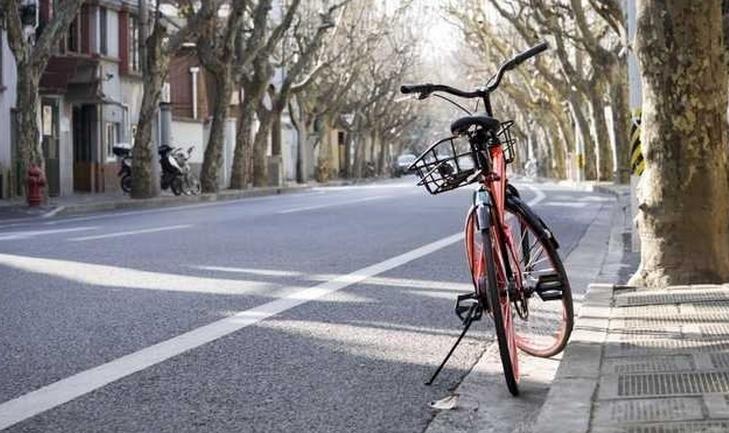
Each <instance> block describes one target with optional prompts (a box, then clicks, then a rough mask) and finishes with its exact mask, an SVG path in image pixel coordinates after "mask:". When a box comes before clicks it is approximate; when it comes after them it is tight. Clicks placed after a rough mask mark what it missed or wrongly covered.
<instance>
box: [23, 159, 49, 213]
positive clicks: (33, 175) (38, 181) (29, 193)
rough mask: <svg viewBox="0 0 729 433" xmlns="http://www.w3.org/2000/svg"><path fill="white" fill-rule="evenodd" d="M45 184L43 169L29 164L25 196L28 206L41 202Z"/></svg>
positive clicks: (37, 204)
mask: <svg viewBox="0 0 729 433" xmlns="http://www.w3.org/2000/svg"><path fill="white" fill-rule="evenodd" d="M45 186H46V179H45V177H44V176H43V170H41V168H40V167H38V166H37V165H31V166H30V168H29V169H28V179H27V188H26V197H27V200H28V206H40V205H41V203H43V187H45Z"/></svg>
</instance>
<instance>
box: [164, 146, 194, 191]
mask: <svg viewBox="0 0 729 433" xmlns="http://www.w3.org/2000/svg"><path fill="white" fill-rule="evenodd" d="M194 149H195V147H189V148H188V149H187V152H185V151H183V150H182V148H180V147H171V146H167V145H164V146H160V148H159V150H158V152H157V153H158V154H159V162H160V165H161V167H162V179H161V187H162V189H163V190H165V189H167V188H169V189H170V190H171V191H172V193H173V194H175V195H180V194H185V195H191V194H192V195H197V194H200V189H201V188H200V181H199V180H198V178H197V176H195V174H194V173H192V168H191V167H190V164H189V163H188V160H189V159H190V156H191V155H192V151H193V150H194Z"/></svg>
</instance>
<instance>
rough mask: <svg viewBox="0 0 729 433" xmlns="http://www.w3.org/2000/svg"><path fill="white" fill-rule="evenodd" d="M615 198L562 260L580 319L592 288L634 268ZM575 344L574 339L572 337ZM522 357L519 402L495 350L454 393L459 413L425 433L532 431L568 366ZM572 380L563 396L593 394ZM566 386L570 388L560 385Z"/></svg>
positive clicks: (444, 414) (443, 415)
mask: <svg viewBox="0 0 729 433" xmlns="http://www.w3.org/2000/svg"><path fill="white" fill-rule="evenodd" d="M614 195H615V197H616V200H615V201H614V202H612V205H608V206H605V208H604V209H605V210H606V211H602V212H598V213H597V215H596V217H595V219H594V220H593V221H592V223H591V224H590V226H589V227H588V228H587V230H586V231H585V233H584V235H583V236H582V238H581V239H580V241H579V242H578V244H577V246H576V247H575V248H574V249H573V250H572V251H570V252H569V253H568V255H567V257H566V258H564V263H565V267H566V268H567V270H568V273H569V275H570V282H571V286H572V290H573V293H574V294H575V296H574V297H575V304H576V305H575V308H576V313H577V314H586V313H589V311H585V312H582V313H581V312H580V309H579V305H580V304H581V303H582V299H583V293H584V292H585V289H586V288H587V287H588V285H589V284H590V283H593V282H595V281H609V282H614V281H617V280H618V279H619V278H621V276H622V274H624V273H625V272H626V270H627V269H629V268H632V266H633V263H632V261H633V259H632V257H629V256H626V254H625V253H626V252H625V248H624V239H625V238H626V237H625V235H624V232H625V230H626V226H627V225H628V224H629V222H627V220H628V219H629V218H626V215H625V212H626V211H627V209H626V202H625V201H626V197H625V196H624V195H621V194H614ZM609 287H612V286H611V285H610V286H609ZM592 296H595V295H592ZM580 332H581V331H580V330H579V329H576V331H575V334H577V338H580ZM572 339H573V340H574V339H575V335H574V334H573V337H572ZM520 357H521V360H522V362H521V363H520V366H521V368H522V380H521V384H520V389H521V395H520V396H519V397H518V398H513V397H511V395H510V394H509V393H508V391H507V390H506V386H505V385H504V383H503V374H502V370H501V368H502V367H501V364H500V361H499V355H498V350H497V349H496V348H495V347H494V346H491V347H489V349H487V350H486V351H485V352H484V354H483V355H482V357H481V358H480V360H479V361H478V362H477V363H476V364H475V365H474V366H473V368H472V370H471V371H470V372H469V374H468V375H467V376H466V377H465V378H464V380H463V381H462V382H461V384H460V385H459V386H458V388H457V389H456V390H455V391H454V392H453V394H456V395H458V404H457V406H456V408H455V409H452V410H443V411H439V412H437V413H436V414H435V416H434V418H433V420H432V421H431V423H430V425H429V426H428V428H427V429H426V433H441V432H443V433H445V432H464V433H465V432H529V431H532V430H531V429H532V427H533V425H534V424H535V422H537V416H538V415H539V413H540V408H541V407H542V405H543V404H544V402H545V400H547V395H548V393H550V392H553V391H550V388H551V387H553V386H552V385H553V383H554V384H556V383H557V381H558V380H559V379H557V380H555V375H557V370H558V368H560V367H559V366H560V363H562V364H564V362H560V361H561V357H560V356H557V357H555V358H551V359H540V358H535V357H530V356H527V355H525V354H522V353H520ZM568 379H569V380H571V381H572V382H573V383H571V384H570V385H571V389H572V391H568V388H562V387H560V390H567V391H568V392H574V391H575V390H583V391H585V392H587V390H589V389H590V388H589V384H588V385H585V386H582V384H580V383H577V382H579V380H580V379H577V382H576V381H575V380H574V379H572V378H565V379H564V380H565V381H566V380H568ZM553 381H555V382H553ZM562 383H565V384H566V382H560V384H562ZM549 395H552V394H549ZM555 401H556V400H555ZM571 407H573V406H571ZM588 411H589V408H588ZM553 415H555V416H553V417H552V418H553V419H554V420H557V422H558V423H559V422H561V421H562V420H564V418H565V416H558V414H557V413H554V414H553ZM567 418H570V417H569V416H567ZM535 431H542V430H535ZM544 431H548V430H544Z"/></svg>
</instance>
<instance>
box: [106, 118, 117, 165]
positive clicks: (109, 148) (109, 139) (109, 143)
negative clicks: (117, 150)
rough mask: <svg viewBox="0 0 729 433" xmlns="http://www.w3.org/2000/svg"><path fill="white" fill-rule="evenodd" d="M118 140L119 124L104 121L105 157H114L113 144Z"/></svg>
mask: <svg viewBox="0 0 729 433" xmlns="http://www.w3.org/2000/svg"><path fill="white" fill-rule="evenodd" d="M118 142H119V124H118V123H116V122H106V159H115V156H114V146H115V145H116V144H117V143H118Z"/></svg>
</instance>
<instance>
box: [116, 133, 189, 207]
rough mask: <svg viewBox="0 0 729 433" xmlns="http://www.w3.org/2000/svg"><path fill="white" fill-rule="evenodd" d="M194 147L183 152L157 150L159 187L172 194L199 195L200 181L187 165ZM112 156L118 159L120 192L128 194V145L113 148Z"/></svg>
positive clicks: (130, 161)
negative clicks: (160, 172) (159, 176)
mask: <svg viewBox="0 0 729 433" xmlns="http://www.w3.org/2000/svg"><path fill="white" fill-rule="evenodd" d="M193 149H194V147H190V148H188V149H187V152H185V151H184V150H183V149H182V148H180V147H171V146H167V145H165V146H161V147H160V148H159V150H158V152H157V153H158V154H159V162H160V167H161V168H162V175H161V179H160V187H161V188H162V189H163V190H166V189H170V190H171V191H172V193H173V194H175V195H180V194H185V195H197V194H200V190H201V187H200V181H199V180H198V178H197V176H195V174H194V173H193V172H192V168H191V167H190V164H189V163H188V160H189V159H190V156H191V155H192V151H193ZM113 151H114V154H115V155H116V156H118V157H119V158H120V166H119V172H118V173H117V175H118V176H119V177H120V183H121V189H122V191H124V192H126V193H129V192H131V190H132V152H131V149H130V148H129V146H128V145H124V144H120V145H117V146H115V147H114V149H113Z"/></svg>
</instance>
